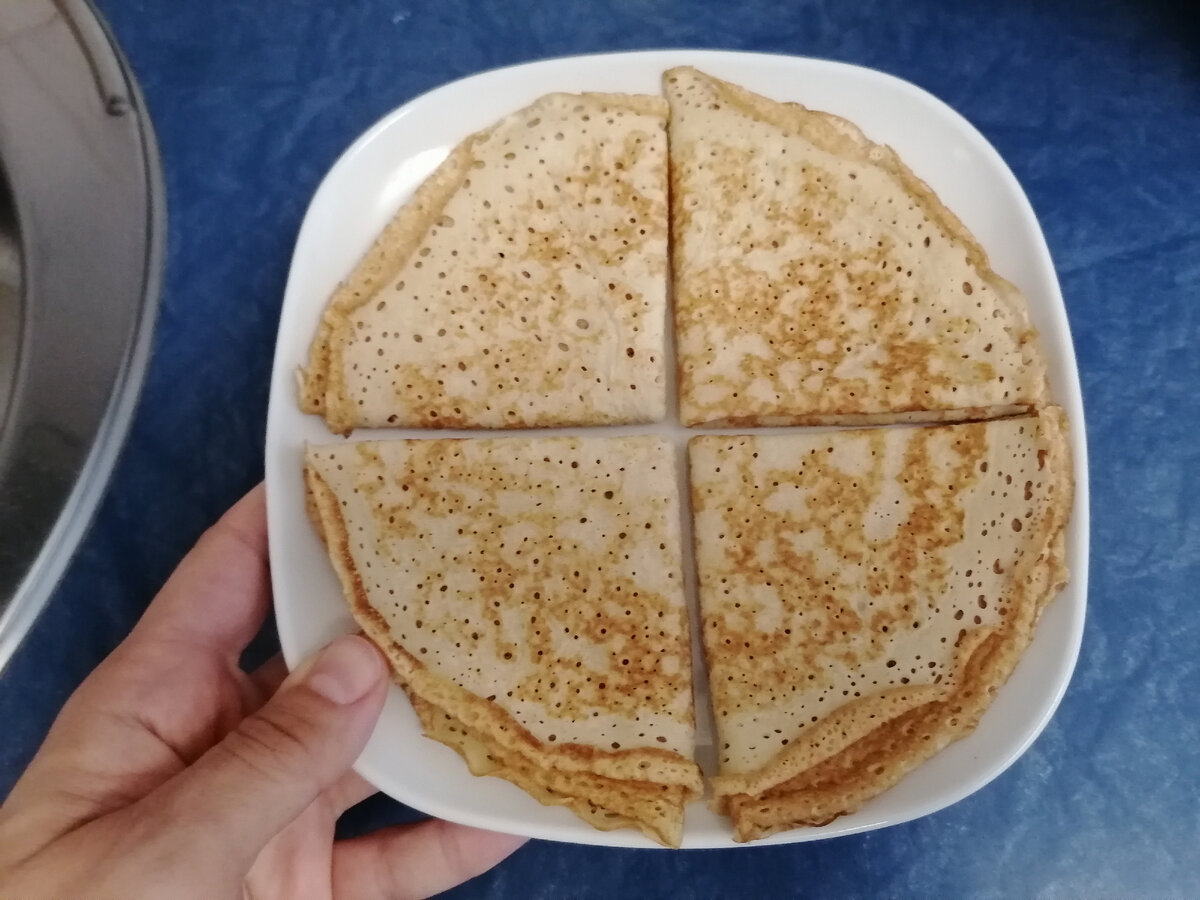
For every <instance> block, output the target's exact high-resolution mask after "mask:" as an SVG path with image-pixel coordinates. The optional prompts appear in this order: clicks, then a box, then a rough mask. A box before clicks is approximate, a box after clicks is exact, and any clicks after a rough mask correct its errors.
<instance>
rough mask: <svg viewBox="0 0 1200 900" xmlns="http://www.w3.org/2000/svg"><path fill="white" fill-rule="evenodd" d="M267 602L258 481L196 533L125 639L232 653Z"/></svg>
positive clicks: (253, 627) (263, 514) (262, 617)
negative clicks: (181, 643)
mask: <svg viewBox="0 0 1200 900" xmlns="http://www.w3.org/2000/svg"><path fill="white" fill-rule="evenodd" d="M270 603H271V587H270V574H269V569H268V562H267V511H266V499H265V491H264V490H263V486H262V485H261V484H259V485H258V486H257V487H255V488H254V489H253V490H251V491H250V492H249V493H248V494H246V496H244V497H243V498H242V499H241V500H239V501H238V502H237V503H236V504H234V506H233V507H231V508H230V510H229V511H228V512H226V513H225V515H223V516H222V517H221V518H220V519H219V520H218V521H217V523H216V524H215V525H213V526H212V527H211V528H209V529H208V531H206V532H205V533H204V534H203V535H201V537H200V540H199V541H197V542H196V546H195V547H193V548H192V550H191V552H189V553H188V555H187V556H185V557H184V558H183V561H182V562H181V563H180V564H179V567H178V568H176V570H175V571H174V572H173V573H172V575H171V577H170V578H169V579H168V580H167V583H166V584H165V585H164V586H163V588H162V590H161V591H159V593H158V596H157V597H155V598H154V600H153V602H152V603H151V604H150V606H149V607H148V608H147V610H146V613H145V615H144V616H143V617H142V620H141V621H140V622H139V623H138V625H137V627H136V628H134V630H133V632H132V633H131V635H130V641H131V642H139V641H143V640H154V641H161V640H168V641H185V642H187V643H188V644H190V645H193V646H195V645H199V646H201V647H204V648H206V649H212V650H216V651H218V652H221V653H225V654H229V655H232V656H237V655H238V654H240V653H241V652H242V650H243V649H245V647H246V645H247V644H249V643H250V641H251V639H252V638H253V637H254V635H255V634H256V633H257V632H258V629H259V627H260V626H261V625H262V623H263V621H264V620H265V619H266V616H267V610H268V608H269V606H270Z"/></svg>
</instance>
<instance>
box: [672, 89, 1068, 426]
mask: <svg viewBox="0 0 1200 900" xmlns="http://www.w3.org/2000/svg"><path fill="white" fill-rule="evenodd" d="M664 90H665V93H666V96H667V99H668V101H669V102H670V105H671V123H670V154H671V192H672V200H671V203H672V223H671V227H672V235H673V257H672V265H673V270H674V298H675V300H674V302H675V328H676V347H677V355H678V361H677V367H678V373H679V378H678V387H679V406H680V418H681V420H682V421H683V423H684V424H685V425H701V424H714V425H732V426H751V425H785V424H792V425H805V424H884V423H891V422H903V421H959V420H966V419H976V418H994V417H997V416H1001V415H1010V414H1013V413H1017V412H1024V411H1027V410H1028V409H1029V408H1031V407H1032V406H1033V405H1034V404H1036V403H1038V402H1039V401H1042V400H1043V399H1044V392H1045V373H1044V365H1043V363H1042V360H1041V357H1040V355H1039V351H1038V348H1037V344H1036V339H1035V335H1034V332H1033V329H1032V328H1031V326H1030V323H1029V319H1028V314H1027V309H1026V302H1025V299H1024V298H1023V297H1022V296H1021V294H1020V293H1019V292H1018V291H1017V289H1016V288H1015V287H1014V286H1013V285H1011V284H1010V283H1009V282H1007V281H1005V280H1004V279H1003V278H1001V277H1000V276H998V275H997V274H996V273H995V272H993V271H992V269H991V267H990V264H989V263H988V258H987V254H986V253H985V252H984V250H983V248H982V247H980V246H979V244H978V243H977V242H976V241H975V239H974V238H973V237H972V236H971V234H970V233H969V232H968V231H967V229H966V228H965V227H964V226H963V224H962V223H961V222H960V221H959V220H958V218H957V217H956V216H955V215H954V214H953V213H952V212H950V211H949V210H948V209H947V208H946V207H945V206H944V205H943V204H942V203H941V201H939V200H938V198H937V196H936V195H935V194H934V193H933V191H932V190H931V189H930V188H929V186H928V185H926V184H925V183H924V182H923V181H921V180H920V179H919V178H917V177H916V176H915V175H913V173H912V172H911V171H910V170H909V169H908V168H907V166H905V164H904V163H903V162H902V161H901V160H900V159H899V157H898V156H897V155H896V154H895V153H894V152H893V151H892V150H891V149H890V148H889V147H885V146H881V145H878V144H874V143H872V142H871V141H870V140H868V139H867V138H866V137H865V136H864V135H863V134H862V132H860V131H859V129H858V128H857V127H856V126H854V125H853V124H851V123H850V122H847V121H846V120H844V119H840V118H838V117H836V116H832V115H829V114H827V113H823V112H815V111H812V110H809V109H805V108H804V107H802V106H799V105H797V104H794V103H777V102H775V101H773V100H768V99H767V98H765V97H761V96H759V95H757V94H752V93H750V92H749V91H746V90H744V89H742V88H740V87H738V86H736V85H733V84H728V83H726V82H723V81H719V80H717V79H715V78H711V77H709V76H707V75H704V74H703V73H701V72H698V71H696V70H695V69H691V68H678V69H672V70H670V71H668V72H667V73H666V75H665V76H664Z"/></svg>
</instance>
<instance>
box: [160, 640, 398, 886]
mask: <svg viewBox="0 0 1200 900" xmlns="http://www.w3.org/2000/svg"><path fill="white" fill-rule="evenodd" d="M386 692H387V678H386V669H385V665H384V661H383V657H382V656H381V655H380V654H379V652H378V651H377V650H376V649H375V647H374V646H373V645H372V644H370V643H369V642H368V641H366V640H365V639H363V638H361V637H357V636H354V635H347V636H345V637H340V638H338V639H337V640H335V641H333V643H331V644H329V646H327V647H326V648H325V649H324V650H321V651H320V652H319V653H317V654H316V655H315V656H314V657H312V658H310V659H309V660H308V661H307V662H305V663H304V664H302V665H301V666H300V667H299V668H297V669H296V671H294V672H293V673H292V674H291V675H289V676H288V678H287V679H286V680H285V681H284V682H283V684H282V685H281V686H280V688H279V691H278V692H277V693H276V694H275V696H274V697H272V698H271V700H270V701H268V702H267V704H266V705H265V706H263V707H262V709H260V710H259V711H258V712H257V713H255V714H254V715H252V716H249V717H247V718H246V719H244V720H243V721H242V723H241V724H240V725H239V726H238V727H237V728H236V729H234V730H233V731H231V732H230V733H229V734H228V735H226V737H225V738H224V739H223V740H222V741H221V742H220V743H219V744H217V745H216V746H214V747H213V748H211V749H210V750H209V751H208V752H207V753H205V754H204V755H203V756H202V757H201V758H200V759H199V760H197V761H196V763H195V764H194V765H193V766H191V767H190V768H188V769H187V770H185V771H184V772H181V773H180V774H179V775H178V776H176V777H175V778H174V779H172V780H171V781H170V782H168V783H167V784H165V785H163V787H162V788H160V789H159V791H156V792H155V793H154V794H151V795H150V796H149V797H147V798H146V800H147V802H149V803H152V804H154V805H156V806H159V810H158V811H160V812H163V813H164V814H165V815H166V817H167V821H168V822H172V823H174V824H175V825H176V826H178V825H179V824H182V823H188V825H189V826H190V828H194V829H195V830H196V831H195V832H193V833H192V834H191V835H187V836H185V840H188V841H189V843H191V842H193V841H195V839H196V838H197V837H199V838H200V840H199V842H198V843H199V845H210V846H213V845H215V846H213V849H215V850H217V851H218V852H219V854H220V857H221V859H222V862H224V863H225V864H226V865H227V864H228V863H230V862H233V861H234V860H237V861H238V862H239V863H240V864H243V865H244V868H243V871H242V872H241V873H239V875H240V874H244V871H245V870H246V869H248V868H249V866H250V864H251V863H252V862H253V861H254V859H255V858H256V857H257V856H258V854H259V852H260V851H261V850H262V848H263V847H264V846H265V845H266V843H267V842H268V841H269V840H271V838H273V837H274V836H275V835H276V834H278V833H279V832H280V831H282V830H283V829H284V828H286V827H287V825H288V824H289V823H290V822H291V821H292V820H293V819H295V818H296V816H298V815H299V814H300V813H301V812H303V811H304V810H305V809H306V808H307V807H308V806H309V805H310V804H311V803H312V802H313V801H314V800H315V799H316V798H317V796H318V795H319V794H320V793H321V792H322V791H323V790H325V789H326V788H327V787H329V786H330V785H332V784H333V783H334V782H335V781H337V779H338V778H339V777H340V776H342V775H343V774H344V773H345V772H346V770H347V769H349V768H350V766H351V765H352V764H353V762H354V760H355V759H356V758H357V757H358V754H359V753H360V752H361V751H362V748H363V745H364V744H366V742H367V738H368V737H369V736H370V734H371V730H372V729H373V728H374V726H375V722H376V720H377V719H378V718H379V713H380V710H381V709H382V708H383V699H384V695H385V694H386ZM160 795H161V796H160ZM160 804H161V806H160ZM185 830H187V829H185ZM214 834H215V835H217V836H218V837H217V838H216V840H213V838H212V836H213V835H214ZM193 846H196V844H193Z"/></svg>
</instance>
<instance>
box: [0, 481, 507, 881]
mask: <svg viewBox="0 0 1200 900" xmlns="http://www.w3.org/2000/svg"><path fill="white" fill-rule="evenodd" d="M269 604H270V586H269V581H268V577H267V555H266V519H265V511H264V503H263V491H262V488H261V487H260V488H257V489H256V490H254V491H252V492H251V493H250V494H248V495H247V496H246V497H245V498H243V499H242V501H241V502H239V503H238V504H237V505H236V506H234V507H233V509H231V510H230V511H229V512H228V513H227V514H226V515H225V516H224V517H223V518H222V519H221V521H220V522H218V523H217V524H216V525H215V526H213V528H211V529H210V530H209V531H208V533H207V534H205V535H204V536H203V537H202V538H201V539H200V541H199V543H198V544H197V545H196V547H195V549H194V550H192V552H191V553H190V554H188V556H187V557H186V558H185V559H184V560H183V562H182V563H181V564H180V566H179V568H178V569H177V570H176V571H175V573H174V574H173V575H172V576H171V578H170V580H168V582H167V583H166V585H165V586H164V587H163V589H162V591H161V592H160V593H159V595H158V596H157V597H156V598H155V600H154V602H153V603H152V604H151V605H150V607H149V609H147V611H146V614H145V616H144V617H143V618H142V620H141V621H140V622H139V623H138V625H137V627H135V628H134V630H133V631H132V632H131V633H130V635H129V637H128V638H126V640H125V641H124V642H123V643H122V644H121V645H120V646H119V647H117V649H116V650H115V651H114V652H113V653H112V655H111V656H109V658H108V659H106V660H105V661H104V662H103V663H102V664H101V665H100V666H99V667H98V668H97V669H96V670H95V672H93V673H92V674H91V675H90V676H89V677H88V678H87V680H86V681H84V683H83V684H82V685H80V687H79V689H78V690H77V691H76V692H75V693H74V694H73V695H72V696H71V698H70V699H69V700H68V701H67V703H66V705H65V706H64V707H63V710H62V712H61V713H60V714H59V716H58V719H57V720H56V721H55V723H54V725H53V727H52V728H51V729H50V732H49V734H48V735H47V737H46V740H45V742H44V743H43V745H42V747H41V749H40V750H39V751H38V753H37V755H36V756H35V757H34V759H33V761H32V762H31V763H30V765H29V768H28V769H27V770H26V771H25V773H24V775H22V777H21V779H20V780H19V781H18V782H17V784H16V785H15V786H14V787H13V789H12V792H11V794H10V795H9V797H8V799H7V800H6V801H5V803H4V805H3V806H2V807H0V897H4V898H10V897H11V898H22V900H24V898H27V897H28V898H42V897H55V898H75V897H89V898H93V897H94V898H110V897H111V898H120V900H125V898H130V900H132V898H141V897H155V898H160V897H171V898H173V900H175V898H179V900H185V898H191V897H195V898H205V900H207V898H213V897H231V898H232V897H242V898H248V900H249V898H253V900H265V898H272V897H281V898H283V897H286V898H289V900H310V898H314V900H315V898H322V900H327V898H351V897H352V898H355V900H358V898H366V900H376V898H389V900H390V898H399V897H418V896H428V895H429V894H433V893H437V892H438V891H442V890H445V889H447V888H450V887H452V886H454V885H456V884H459V883H460V882H462V881H465V880H466V879H468V878H472V877H474V876H475V875H478V874H479V873H481V872H483V871H485V870H487V869H489V868H491V867H492V866H493V865H495V864H496V863H497V862H499V861H500V860H501V859H503V858H504V857H505V856H507V855H508V854H509V853H511V852H512V851H514V850H515V849H517V847H519V846H520V845H521V844H522V843H523V839H521V838H515V837H511V836H508V835H500V834H493V833H491V832H487V831H479V830H476V829H472V828H466V827H464V826H459V825H451V824H449V823H447V822H442V821H438V820H432V821H428V822H423V823H420V824H417V825H409V826H397V827H393V828H387V829H383V830H382V831H378V832H376V833H374V834H371V835H367V836H364V837H360V838H355V839H352V840H347V841H339V842H336V843H335V842H334V840H333V832H334V825H335V823H336V822H337V818H338V816H339V815H341V814H342V813H343V812H344V811H345V810H346V809H347V808H349V807H350V806H352V805H354V804H355V803H358V802H359V801H361V800H363V799H365V798H366V797H368V796H370V795H371V794H372V793H374V789H373V788H371V787H370V786H369V785H367V783H366V782H365V781H363V780H362V779H361V778H360V777H359V776H358V775H356V774H355V773H354V772H353V771H351V770H350V766H351V764H352V763H353V762H354V760H355V758H356V757H357V756H358V754H359V752H360V751H361V750H362V748H363V745H364V744H365V743H366V740H367V737H368V736H369V735H370V733H371V729H372V728H373V727H374V725H375V721H376V719H377V718H378V716H379V713H380V710H381V709H382V707H383V700H384V694H385V693H386V691H387V682H388V678H387V671H386V667H385V663H384V661H383V658H382V657H381V656H380V654H379V653H378V652H377V651H376V650H375V648H374V647H373V646H372V645H371V644H370V643H368V642H367V641H365V640H364V639H362V638H360V637H353V636H347V637H342V638H339V639H338V640H336V641H334V642H333V643H332V644H330V645H329V646H328V647H326V648H325V649H324V650H323V651H322V652H320V653H318V654H317V655H316V656H315V657H314V658H312V659H310V660H308V661H307V662H306V663H304V664H303V665H301V666H299V667H298V668H297V670H296V671H295V672H293V673H292V674H291V675H289V676H287V677H286V679H285V677H284V676H285V675H286V670H285V668H284V666H283V663H282V661H281V660H279V659H278V658H276V659H275V660H273V661H271V662H269V663H267V664H266V665H264V666H263V667H262V668H261V669H259V670H258V671H256V672H253V673H251V674H247V673H245V672H243V671H242V670H241V668H240V666H239V664H238V659H239V656H240V654H241V652H242V650H243V649H244V648H245V647H246V645H247V644H248V643H249V641H250V640H251V638H253V636H254V634H255V633H256V632H257V630H258V628H259V627H260V626H261V624H262V622H263V620H264V619H265V617H266V614H267V608H268V606H269Z"/></svg>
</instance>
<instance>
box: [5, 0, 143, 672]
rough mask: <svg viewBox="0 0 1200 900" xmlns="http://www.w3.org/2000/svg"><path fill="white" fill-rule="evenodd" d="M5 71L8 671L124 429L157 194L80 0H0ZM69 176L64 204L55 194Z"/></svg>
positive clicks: (138, 99) (99, 27)
mask: <svg viewBox="0 0 1200 900" xmlns="http://www.w3.org/2000/svg"><path fill="white" fill-rule="evenodd" d="M51 51H54V52H51ZM50 69H52V70H53V71H50V72H47V70H50ZM0 84H3V85H4V88H3V90H0V169H2V170H4V171H6V172H7V176H8V187H9V188H10V191H11V197H10V198H9V200H10V205H11V206H12V207H13V209H14V210H15V222H9V223H8V227H7V230H8V232H9V234H10V239H9V241H8V243H9V245H10V249H9V252H8V257H9V259H8V267H9V270H10V272H11V269H12V268H13V265H12V260H11V257H12V256H13V255H14V251H13V250H12V247H13V246H15V247H16V248H17V249H16V251H15V252H16V255H19V257H20V258H19V259H18V260H17V268H18V269H19V275H20V282H21V283H20V285H19V287H18V291H17V292H16V293H15V296H16V302H15V303H14V302H12V298H13V296H14V292H13V291H12V290H11V288H10V290H9V295H8V296H7V297H6V296H5V295H4V294H3V287H0V301H5V302H0V417H2V418H0V669H2V668H3V667H4V666H5V664H6V663H7V662H8V661H9V659H10V658H11V657H12V655H13V653H14V652H15V651H16V649H17V647H18V646H19V645H20V643H21V641H22V640H23V638H24V636H25V635H26V633H27V632H28V631H29V629H30V628H31V627H32V625H33V623H34V621H35V619H36V618H37V616H38V614H39V613H40V612H41V610H42V608H43V607H44V606H45V603H46V601H47V600H48V599H49V597H50V595H51V593H52V592H53V590H54V587H55V586H56V584H57V583H58V581H59V579H60V577H61V575H62V573H63V571H64V569H65V568H66V566H67V563H68V562H69V561H70V559H71V557H72V555H73V554H74V552H75V549H76V547H77V546H78V544H79V542H80V540H81V539H82V537H83V535H84V533H85V532H86V530H87V527H88V525H89V524H90V522H91V519H92V516H93V514H94V513H95V510H96V507H97V505H98V504H99V501H100V499H101V497H102V496H103V494H104V490H105V488H106V486H107V483H108V479H109V476H110V475H111V472H112V469H113V466H114V465H115V463H116V460H117V457H118V454H119V452H120V448H121V445H122V442H123V440H124V438H125V435H126V433H127V431H128V428H129V424H130V421H131V419H132V414H133V410H134V407H135V405H136V402H137V397H138V393H139V390H140V388H141V384H142V378H143V374H144V372H145V367H146V363H147V359H148V357H149V349H150V341H151V336H152V332H153V325H154V318H155V312H156V308H157V300H158V295H159V290H160V286H161V276H162V266H163V253H164V245H165V232H166V205H165V198H164V191H163V183H162V166H161V161H160V158H159V153H158V147H157V142H156V141H155V137H154V133H153V129H152V127H151V124H150V120H149V116H148V114H147V112H146V107H145V103H144V101H143V98H142V96H141V92H140V90H139V89H138V86H137V83H136V81H135V80H134V78H133V76H132V74H131V72H130V70H129V66H128V64H127V63H126V61H125V59H124V58H123V56H122V55H121V54H120V51H119V50H118V49H117V47H116V44H115V42H114V41H113V39H112V37H111V34H110V33H109V31H108V28H107V26H106V25H105V24H104V23H103V21H102V20H101V18H100V16H99V15H98V13H97V12H96V10H95V9H94V8H93V7H92V6H91V4H90V3H89V2H87V0H23V2H22V3H20V4H11V5H10V4H0ZM55 129H59V130H58V131H55ZM71 140H73V141H74V142H75V145H74V146H70V144H69V142H70V141H71ZM48 148H54V149H53V150H48ZM55 151H57V152H55ZM72 154H74V155H72ZM3 174H4V173H3V171H0V179H2V178H3ZM64 179H66V181H64ZM63 184H66V185H69V187H70V192H69V193H70V195H71V198H72V201H73V204H64V202H63V196H61V195H63V194H66V193H67V192H66V191H63V190H61V188H60V189H59V190H58V191H57V192H56V191H55V187H56V185H59V186H60V185H63ZM0 193H2V191H0ZM2 199H3V198H2V197H0V200H2ZM2 205H3V203H0V206H2ZM0 218H2V213H0ZM3 229H4V223H3V222H0V230H3ZM14 235H15V237H14ZM2 243H3V242H0V244H2ZM3 264H4V259H0V265H3ZM0 276H3V272H2V271H0ZM9 279H10V281H11V280H12V277H11V274H10V276H9ZM6 308H7V309H8V311H9V315H8V316H7V321H5V318H6V315H5V310H6ZM72 318H74V321H65V320H69V319H72ZM14 320H15V321H16V323H17V328H16V329H15V331H16V332H17V333H16V336H15V338H14V337H13V332H14V329H13V327H12V323H13V321H14ZM6 329H7V337H8V340H7V342H6V340H5V338H6ZM4 356H8V358H7V359H5V358H4ZM47 356H49V357H50V358H49V359H47ZM6 372H8V373H11V377H8V378H5V373H6ZM6 382H7V385H6ZM6 387H7V390H5V388H6ZM47 448H50V449H51V451H52V452H46V449H47Z"/></svg>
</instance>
